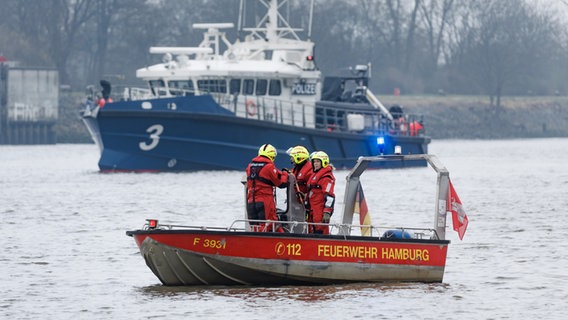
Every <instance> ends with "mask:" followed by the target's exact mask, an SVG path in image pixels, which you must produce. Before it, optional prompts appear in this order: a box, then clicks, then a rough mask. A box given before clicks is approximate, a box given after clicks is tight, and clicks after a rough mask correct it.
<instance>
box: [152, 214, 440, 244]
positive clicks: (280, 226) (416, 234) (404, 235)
mask: <svg viewBox="0 0 568 320" xmlns="http://www.w3.org/2000/svg"><path fill="white" fill-rule="evenodd" d="M259 225H262V226H263V227H262V228H264V229H262V230H261V227H257V226H259ZM315 226H329V230H330V234H342V235H344V237H347V234H350V235H356V236H366V237H373V238H381V239H429V240H438V239H439V237H438V234H437V233H436V230H434V229H429V228H413V227H390V226H373V225H357V224H342V223H329V224H328V223H315V222H303V221H271V220H250V219H237V220H233V223H231V225H229V226H228V227H210V226H194V225H180V224H162V223H159V224H158V223H157V224H156V226H155V227H152V228H150V226H149V224H148V223H146V224H145V225H144V227H143V229H144V230H150V229H163V230H203V231H230V232H244V231H258V232H278V231H279V230H280V231H281V230H284V232H285V233H295V234H308V230H309V229H310V228H312V227H315ZM340 231H341V232H340ZM346 231H347V232H346ZM357 231H359V232H357Z"/></svg>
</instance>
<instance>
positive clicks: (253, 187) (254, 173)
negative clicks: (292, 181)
mask: <svg viewBox="0 0 568 320" xmlns="http://www.w3.org/2000/svg"><path fill="white" fill-rule="evenodd" d="M287 182H288V176H287V175H286V176H285V177H283V175H282V172H280V171H279V170H278V169H276V167H275V166H274V163H273V162H272V161H270V160H269V159H268V158H266V157H263V156H258V157H256V158H254V159H253V160H252V162H251V163H250V164H249V166H248V167H247V187H248V189H249V190H248V194H247V199H248V200H249V202H251V201H252V202H258V201H262V202H264V201H265V200H268V197H274V187H279V188H282V187H283V186H285V185H286V183H287ZM257 198H259V199H257Z"/></svg>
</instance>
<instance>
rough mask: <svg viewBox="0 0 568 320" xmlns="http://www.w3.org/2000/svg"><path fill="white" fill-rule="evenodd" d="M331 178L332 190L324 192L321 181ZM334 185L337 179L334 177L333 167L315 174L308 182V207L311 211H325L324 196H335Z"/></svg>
mask: <svg viewBox="0 0 568 320" xmlns="http://www.w3.org/2000/svg"><path fill="white" fill-rule="evenodd" d="M326 177H327V178H329V179H330V180H331V183H332V187H331V190H323V188H322V186H321V185H320V181H321V180H322V179H323V178H326ZM334 185H335V177H334V176H333V173H332V169H331V167H326V168H322V169H320V170H318V171H317V172H314V174H313V175H312V178H311V179H310V181H309V182H308V197H307V199H308V201H307V206H306V207H309V209H312V210H313V209H320V210H323V204H324V196H325V194H326V193H327V194H330V195H332V196H335V194H334V191H333V189H334Z"/></svg>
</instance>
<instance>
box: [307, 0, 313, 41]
mask: <svg viewBox="0 0 568 320" xmlns="http://www.w3.org/2000/svg"><path fill="white" fill-rule="evenodd" d="M313 18H314V0H312V3H311V4H310V18H309V19H308V39H311V38H312V21H313Z"/></svg>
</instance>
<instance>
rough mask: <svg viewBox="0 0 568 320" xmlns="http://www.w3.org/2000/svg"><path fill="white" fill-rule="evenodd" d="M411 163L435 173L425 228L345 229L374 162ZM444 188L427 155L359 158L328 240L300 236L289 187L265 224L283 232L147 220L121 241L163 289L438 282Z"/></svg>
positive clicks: (300, 213)
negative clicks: (430, 218)
mask: <svg viewBox="0 0 568 320" xmlns="http://www.w3.org/2000/svg"><path fill="white" fill-rule="evenodd" d="M417 159H419V160H423V161H426V162H427V163H428V164H429V165H430V166H431V167H432V168H433V169H434V170H435V171H436V173H437V193H436V199H435V206H434V208H435V209H434V225H433V227H432V228H415V227H404V228H392V227H379V226H373V225H358V224H353V217H354V214H355V213H356V212H357V210H356V207H357V206H358V207H359V208H360V206H361V204H362V201H365V200H364V199H362V198H361V195H362V186H361V181H360V179H359V178H360V176H361V174H362V173H363V172H364V171H365V169H367V167H369V165H370V164H372V163H376V162H404V161H411V160H417ZM290 178H291V179H292V183H293V182H294V180H293V176H292V175H290ZM449 185H450V182H449V172H448V171H447V169H446V168H445V167H444V166H443V165H442V164H441V163H440V161H439V160H438V159H437V157H435V156H433V155H424V154H421V155H400V156H375V157H360V158H359V159H358V161H357V164H356V165H355V167H354V168H353V169H352V170H351V172H350V173H349V175H348V176H347V184H346V189H345V196H344V207H343V217H342V220H341V221H342V222H341V223H338V224H330V229H331V234H329V235H321V234H308V233H306V230H307V229H308V228H307V226H308V223H307V222H305V221H304V210H303V207H302V205H300V204H299V203H297V201H296V200H295V193H294V190H293V189H294V188H288V189H289V190H288V200H289V201H288V203H289V204H290V205H288V206H287V208H286V210H285V211H283V212H280V213H279V215H280V217H282V218H281V219H280V221H277V222H275V221H271V223H275V224H279V225H281V226H283V227H284V229H285V230H286V232H284V233H278V232H252V231H251V228H250V225H249V222H250V221H248V220H246V219H242V220H237V221H234V222H233V223H232V224H231V225H230V226H229V227H225V228H220V227H206V226H181V225H168V224H160V223H158V221H157V220H153V219H150V220H148V222H147V224H146V225H145V226H144V228H143V229H141V230H133V231H127V232H126V234H127V235H129V236H132V237H133V238H134V240H135V241H136V243H137V245H138V247H139V248H140V252H141V254H142V256H143V257H144V259H145V261H146V264H147V265H148V267H149V268H150V269H151V270H152V272H153V273H154V274H155V275H156V276H157V277H158V279H160V281H161V282H162V283H163V284H164V285H289V284H330V283H344V282H382V281H417V282H441V281H442V280H443V276H444V268H445V264H446V255H447V249H448V245H449V243H450V241H448V240H446V239H445V235H446V233H445V228H446V214H447V210H448V208H447V205H446V204H447V201H448V190H449V189H448V188H449ZM245 201H246V200H245ZM417 205H421V204H417ZM359 211H360V210H359ZM266 222H270V221H266ZM356 230H360V234H356V232H355V231H356Z"/></svg>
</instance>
